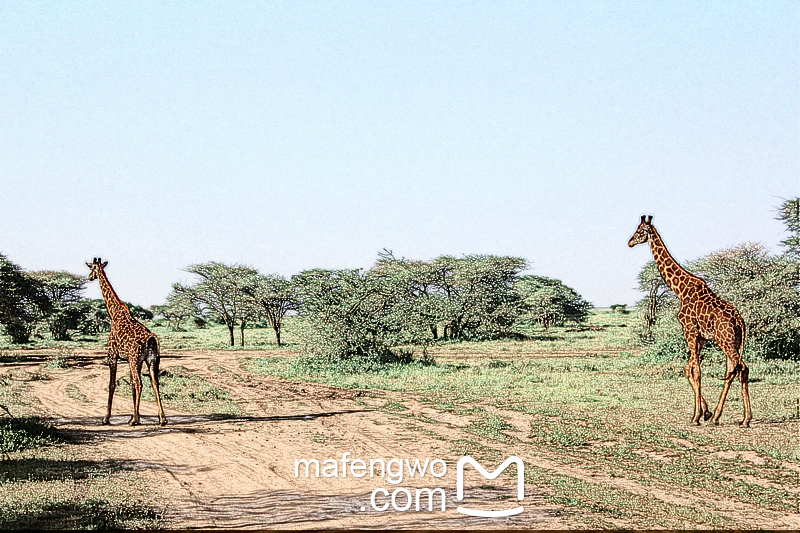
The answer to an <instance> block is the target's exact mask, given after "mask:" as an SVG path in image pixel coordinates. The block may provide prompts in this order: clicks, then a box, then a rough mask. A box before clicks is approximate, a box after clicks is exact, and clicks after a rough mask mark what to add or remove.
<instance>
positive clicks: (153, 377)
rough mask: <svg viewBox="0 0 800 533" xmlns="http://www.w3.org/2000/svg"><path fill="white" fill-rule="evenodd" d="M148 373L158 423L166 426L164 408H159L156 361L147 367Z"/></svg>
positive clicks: (159, 394)
mask: <svg viewBox="0 0 800 533" xmlns="http://www.w3.org/2000/svg"><path fill="white" fill-rule="evenodd" d="M147 368H148V369H149V371H150V382H151V383H152V384H153V390H154V391H155V393H156V402H157V403H158V421H159V424H160V425H162V426H166V425H167V417H166V416H165V415H164V408H163V407H162V406H161V393H160V392H159V390H158V359H156V360H154V361H153V363H152V364H150V365H147Z"/></svg>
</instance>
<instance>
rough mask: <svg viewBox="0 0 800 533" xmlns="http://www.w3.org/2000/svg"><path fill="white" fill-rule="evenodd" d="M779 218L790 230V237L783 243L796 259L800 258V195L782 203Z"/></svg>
mask: <svg viewBox="0 0 800 533" xmlns="http://www.w3.org/2000/svg"><path fill="white" fill-rule="evenodd" d="M778 220H781V221H783V223H784V224H785V225H786V229H787V231H788V232H789V237H787V238H786V240H784V241H781V244H782V245H783V246H785V247H786V251H787V253H788V254H789V255H790V256H792V257H793V258H794V259H795V260H798V259H800V197H797V196H795V197H794V198H791V199H789V200H786V201H785V202H783V204H781V207H780V208H779V209H778Z"/></svg>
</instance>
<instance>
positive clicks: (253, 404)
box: [5, 351, 800, 529]
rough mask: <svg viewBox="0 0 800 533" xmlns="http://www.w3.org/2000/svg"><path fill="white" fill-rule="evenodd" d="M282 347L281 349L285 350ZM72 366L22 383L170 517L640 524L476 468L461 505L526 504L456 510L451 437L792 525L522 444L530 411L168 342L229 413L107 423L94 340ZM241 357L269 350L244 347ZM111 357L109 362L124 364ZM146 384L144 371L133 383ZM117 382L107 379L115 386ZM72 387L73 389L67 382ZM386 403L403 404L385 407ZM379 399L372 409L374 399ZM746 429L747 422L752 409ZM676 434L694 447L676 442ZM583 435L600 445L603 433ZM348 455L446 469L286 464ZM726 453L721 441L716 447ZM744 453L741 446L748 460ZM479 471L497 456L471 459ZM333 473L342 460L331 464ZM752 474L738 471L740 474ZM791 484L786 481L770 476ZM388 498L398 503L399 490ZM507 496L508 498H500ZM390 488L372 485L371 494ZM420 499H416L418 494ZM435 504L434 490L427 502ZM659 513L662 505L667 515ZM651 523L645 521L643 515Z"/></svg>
mask: <svg viewBox="0 0 800 533" xmlns="http://www.w3.org/2000/svg"><path fill="white" fill-rule="evenodd" d="M285 353H286V352H281V354H282V355H285ZM77 354H78V356H79V357H78V359H77V361H78V364H77V365H76V366H74V367H73V368H70V369H68V370H63V371H54V372H51V373H50V378H51V379H49V380H41V381H37V380H33V381H28V384H29V386H30V390H29V394H30V395H31V396H33V397H34V398H35V399H36V401H37V402H39V403H40V408H41V411H42V412H43V413H44V414H45V415H46V416H49V417H51V418H52V419H53V420H54V421H55V423H56V424H57V425H58V426H60V427H62V428H64V429H68V430H73V431H76V432H80V433H82V434H83V435H84V436H85V437H86V438H88V440H89V442H91V445H92V447H93V452H92V453H94V454H96V455H97V457H98V458H103V459H114V460H117V461H126V462H129V463H130V464H131V465H133V467H134V468H135V469H136V470H138V471H139V472H140V474H141V475H142V476H144V477H145V478H146V479H147V481H148V485H149V486H150V487H151V489H150V493H149V494H147V495H144V496H142V495H136V497H140V498H141V497H144V499H145V501H146V502H147V503H149V504H151V505H153V506H155V507H156V508H157V509H160V510H163V512H164V517H165V519H166V520H167V524H168V527H170V528H181V529H185V528H226V529H230V528H285V529H324V528H353V527H367V528H372V527H391V528H426V529H427V528H458V529H462V528H465V527H466V528H509V527H524V528H533V529H586V528H597V527H618V528H641V527H642V522H641V521H640V520H639V517H637V516H636V513H635V510H634V511H633V512H632V513H629V514H627V515H625V516H622V515H619V514H618V513H609V512H607V511H605V510H604V509H603V507H602V506H598V507H597V508H596V509H591V508H589V509H587V508H586V507H582V508H576V507H574V506H571V505H569V504H568V503H557V502H558V499H556V498H553V497H552V496H553V494H552V488H548V485H547V484H545V483H543V484H541V486H538V485H537V483H536V482H535V479H534V480H533V481H531V479H529V480H528V482H527V484H526V494H525V500H524V501H523V502H517V501H516V500H515V499H513V498H510V496H513V495H514V490H513V485H510V484H509V480H510V479H511V476H508V477H505V478H503V477H501V478H498V480H497V482H488V481H486V480H484V479H482V478H480V477H478V476H477V475H474V473H472V474H468V475H467V477H466V486H467V489H466V492H467V493H468V499H467V500H465V502H466V501H470V502H472V503H470V505H472V506H474V507H480V508H490V509H491V508H494V509H497V508H507V507H509V506H516V505H518V504H522V505H523V506H524V508H525V510H524V512H523V513H521V514H519V515H516V516H513V517H507V518H495V519H489V518H477V517H467V516H465V515H462V514H460V513H458V512H457V511H456V507H457V506H458V505H459V504H460V503H462V502H458V501H456V499H455V496H456V491H455V487H456V472H455V470H456V468H455V465H456V462H457V461H458V459H459V458H460V457H461V456H462V455H463V453H459V452H458V450H459V446H460V445H459V443H463V442H467V443H477V445H485V446H486V447H487V448H491V449H492V450H494V451H496V455H495V457H499V458H500V459H499V460H500V461H502V459H503V458H505V457H508V456H511V455H517V456H520V457H521V458H522V459H523V460H524V461H525V465H526V468H531V469H535V470H536V472H542V473H545V474H552V475H555V476H567V477H569V478H574V479H578V480H580V481H582V482H585V483H586V484H588V485H589V486H597V487H598V489H603V490H607V489H612V490H617V491H623V492H624V493H626V494H632V495H638V496H642V497H649V498H656V499H658V500H661V501H663V502H664V503H665V504H667V505H681V506H687V507H691V508H702V509H709V510H712V511H713V512H714V513H716V514H718V515H720V516H722V517H723V518H724V519H726V520H730V521H731V523H735V524H738V525H739V526H740V527H743V528H767V529H781V528H792V529H797V528H800V513H797V512H796V513H786V512H778V511H773V510H770V509H765V508H763V507H759V506H756V505H753V504H747V503H743V502H741V501H738V500H736V499H734V498H731V497H727V496H726V495H724V494H718V493H712V492H710V491H704V490H702V489H697V490H690V491H687V490H686V487H684V486H680V485H678V484H675V485H674V486H664V485H663V484H655V485H654V484H648V483H644V482H642V480H641V479H639V480H636V479H631V478H626V477H618V476H615V475H607V474H605V473H604V472H603V471H598V469H597V468H592V465H590V464H583V465H582V464H576V462H575V460H574V457H570V456H568V455H567V454H565V455H563V456H561V455H559V454H558V453H553V452H552V450H549V451H547V450H541V449H538V448H537V447H535V446H532V445H531V446H529V445H526V439H528V437H527V436H526V435H528V433H529V431H530V427H531V415H527V414H525V413H520V412H516V411H502V410H498V409H496V408H492V407H491V406H488V405H487V406H484V407H485V408H486V409H487V410H488V411H490V412H495V413H497V414H500V415H501V416H502V417H503V418H504V419H505V420H506V421H507V422H508V423H509V424H511V425H512V426H513V427H514V428H516V429H517V430H518V431H517V432H516V437H517V439H516V440H515V441H514V442H509V443H503V442H500V441H498V440H488V439H481V437H480V436H476V434H475V433H474V432H470V431H468V429H467V427H468V426H469V424H470V417H469V416H460V415H458V414H454V413H453V412H451V411H443V410H442V411H440V410H438V409H436V408H434V407H432V406H431V404H429V403H425V402H422V401H420V399H419V398H416V397H414V396H413V395H404V394H401V393H393V392H384V391H357V390H351V389H341V388H336V387H329V386H324V385H318V384H311V383H294V382H290V381H285V380H281V379H277V378H273V377H269V376H261V375H254V374H250V373H247V372H245V371H243V370H242V369H241V368H240V361H239V359H240V358H241V357H242V355H243V354H242V353H241V352H235V351H197V352H181V353H179V354H175V355H173V354H168V356H167V357H165V358H164V360H163V363H162V369H168V368H170V366H174V365H181V366H183V367H185V368H186V369H187V370H188V371H189V372H191V373H192V374H194V375H197V376H200V377H202V378H203V379H204V380H206V381H208V382H210V383H212V384H214V385H215V386H216V387H218V388H220V389H223V390H225V391H228V392H229V393H230V394H231V396H232V398H233V399H234V401H235V402H236V403H237V404H238V406H239V408H240V411H241V414H239V415H235V416H233V415H219V414H197V413H190V412H181V411H176V410H175V409H174V408H171V406H170V405H169V404H166V405H165V410H166V413H167V417H168V419H169V423H168V425H167V426H165V427H159V426H158V425H157V421H158V419H157V416H156V413H157V410H156V407H155V404H154V403H151V402H144V401H143V402H142V409H141V411H142V415H143V424H142V425H140V426H138V427H130V426H128V424H127V421H128V418H129V416H130V411H131V400H130V398H126V397H123V396H120V395H119V393H118V395H117V398H116V399H115V402H114V411H113V414H114V416H113V417H112V420H111V425H110V426H102V425H101V424H100V421H101V418H102V416H103V414H104V410H105V402H106V397H107V386H108V370H107V367H106V366H104V365H103V364H102V355H103V354H102V352H100V351H96V352H92V351H83V352H77ZM247 355H248V356H251V357H252V356H263V355H270V354H269V352H261V353H258V352H248V353H247ZM37 364H38V363H36V362H31V363H13V364H9V365H5V366H6V369H10V370H11V372H12V374H14V373H15V372H16V375H17V377H18V378H19V379H22V378H21V377H20V376H24V374H25V372H34V371H35V370H36V368H37ZM124 373H125V372H124V371H122V370H121V375H124ZM145 386H146V387H147V386H149V384H147V383H146V384H145ZM118 390H119V389H118ZM76 391H77V393H76ZM387 402H393V403H396V404H402V406H404V407H406V408H407V409H405V410H398V411H396V412H393V411H392V410H391V409H386V408H385V406H386V405H387ZM382 407H383V408H382ZM796 422H797V421H791V422H787V423H786V424H787V426H786V428H785V431H793V432H795V433H797V431H798V427H797V423H796ZM754 430H756V431H757V430H758V428H757V421H756V422H754ZM685 444H686V446H689V447H691V446H693V444H692V443H691V442H689V441H686V443H685ZM594 445H597V446H602V445H603V443H595V444H594ZM345 452H350V453H351V455H350V456H349V459H350V460H351V461H352V460H354V459H358V458H361V459H364V460H366V461H367V462H368V461H369V459H372V458H382V459H385V460H386V461H388V460H390V459H392V458H399V459H406V458H408V459H410V460H412V462H413V460H414V459H416V458H419V459H421V460H423V461H424V459H426V458H430V459H435V458H440V459H443V460H445V461H446V463H447V466H448V470H447V474H446V475H445V476H444V477H442V478H439V479H437V478H432V477H430V475H428V476H426V477H425V478H424V479H422V480H420V479H417V478H414V479H413V480H412V479H408V478H407V476H406V479H404V480H403V481H402V482H401V483H399V484H397V485H394V484H391V483H388V482H387V479H386V478H377V479H376V478H373V479H370V478H369V477H368V476H367V477H364V478H360V479H356V478H353V476H352V475H348V476H347V477H335V478H325V477H320V478H315V477H313V475H312V477H310V478H306V477H305V476H304V472H302V471H301V475H300V477H296V476H295V471H294V469H295V460H296V459H302V458H309V459H311V458H316V459H318V460H319V461H320V463H322V462H323V460H325V459H335V460H337V461H339V463H338V466H339V467H341V459H342V455H343V454H344V453H345ZM727 453H729V452H727ZM740 456H741V457H743V458H744V459H745V460H749V461H751V462H752V463H753V464H758V461H759V460H760V458H759V456H758V454H757V453H755V452H748V451H747V450H742V451H741V452H740ZM748 458H749V459H748ZM483 462H484V463H485V466H486V467H487V468H489V470H493V469H494V468H495V467H496V464H494V463H493V462H492V461H491V460H488V459H486V458H484V459H483ZM783 466H784V467H785V468H786V469H787V470H789V471H795V472H800V465H798V464H797V463H794V462H789V461H785V463H784V465H783ZM339 475H340V476H341V472H339ZM744 481H748V482H753V483H758V482H759V481H758V480H757V479H756V480H753V479H750V480H744ZM379 487H383V488H386V489H388V492H389V493H391V492H392V491H393V490H394V489H396V488H398V487H406V488H409V489H411V493H412V494H413V493H414V488H417V487H430V488H434V487H443V488H445V491H446V493H447V498H448V499H447V510H446V511H445V512H441V511H438V510H437V511H435V512H429V511H427V510H423V511H419V512H416V511H415V510H414V507H413V506H412V508H411V509H410V510H409V511H406V512H398V511H394V510H392V509H391V508H389V510H387V511H384V512H381V511H376V510H373V509H372V506H371V505H370V494H371V493H372V491H373V489H376V488H379ZM782 488H784V489H785V490H788V491H790V492H792V493H794V494H795V495H797V493H798V485H797V484H794V485H792V486H785V487H782ZM398 498H399V499H398V500H397V504H398V506H402V505H403V504H404V503H405V499H404V496H402V495H400V496H399V497H398ZM509 498H510V499H509ZM385 501H388V499H387V498H385V497H384V496H380V497H379V498H378V503H379V504H381V503H383V502H385ZM425 503H426V504H427V501H426V502H425ZM437 503H438V502H437ZM668 518H669V517H668ZM672 518H674V519H675V520H677V522H676V523H677V524H678V526H679V527H682V528H693V527H707V524H702V523H697V522H693V521H692V519H691V518H683V519H678V518H675V517H672ZM646 524H649V522H646Z"/></svg>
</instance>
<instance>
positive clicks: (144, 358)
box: [86, 257, 167, 426]
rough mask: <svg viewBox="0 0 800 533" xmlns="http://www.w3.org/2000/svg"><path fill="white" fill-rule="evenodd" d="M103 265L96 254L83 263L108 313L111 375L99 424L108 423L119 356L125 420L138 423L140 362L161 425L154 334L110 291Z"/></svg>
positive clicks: (163, 418) (157, 349)
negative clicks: (126, 367)
mask: <svg viewBox="0 0 800 533" xmlns="http://www.w3.org/2000/svg"><path fill="white" fill-rule="evenodd" d="M107 264H108V261H106V262H105V263H101V262H100V258H99V257H98V258H95V259H94V260H92V262H91V263H86V266H88V267H89V269H90V272H89V281H93V280H95V279H97V280H99V281H100V290H102V291H103V298H104V299H105V301H106V307H108V314H109V315H110V316H111V334H110V335H109V336H108V368H109V370H110V372H111V378H110V381H109V383H108V410H107V411H106V416H105V418H103V424H104V425H105V424H108V423H109V420H110V419H111V402H112V401H113V400H114V389H116V388H117V358H122V359H127V360H128V363H129V364H130V367H131V389H132V390H133V416H131V419H130V421H129V422H128V423H129V424H130V425H132V426H135V425H136V424H138V423H139V400H140V399H141V396H142V363H147V368H148V370H149V371H150V379H151V383H152V384H153V390H154V391H155V393H156V401H157V402H158V419H159V421H160V423H161V425H162V426H163V425H164V424H166V423H167V417H166V416H164V409H163V408H162V407H161V395H160V394H159V392H158V363H159V358H160V355H159V345H158V337H156V335H155V334H153V333H151V332H150V330H149V329H147V328H146V327H144V326H143V325H142V324H141V323H139V322H138V321H137V320H136V319H135V318H133V317H132V316H131V313H130V311H129V310H128V306H127V305H125V304H124V303H123V302H122V300H120V299H119V296H117V293H116V292H114V288H113V287H112V286H111V283H109V281H108V277H107V276H106V273H105V270H104V269H105V267H106V265H107Z"/></svg>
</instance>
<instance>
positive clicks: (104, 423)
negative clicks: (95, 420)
mask: <svg viewBox="0 0 800 533" xmlns="http://www.w3.org/2000/svg"><path fill="white" fill-rule="evenodd" d="M101 424H102V425H104V426H108V425H110V424H111V422H110V421H109V420H108V417H105V418H104V419H103V421H102V422H101Z"/></svg>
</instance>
